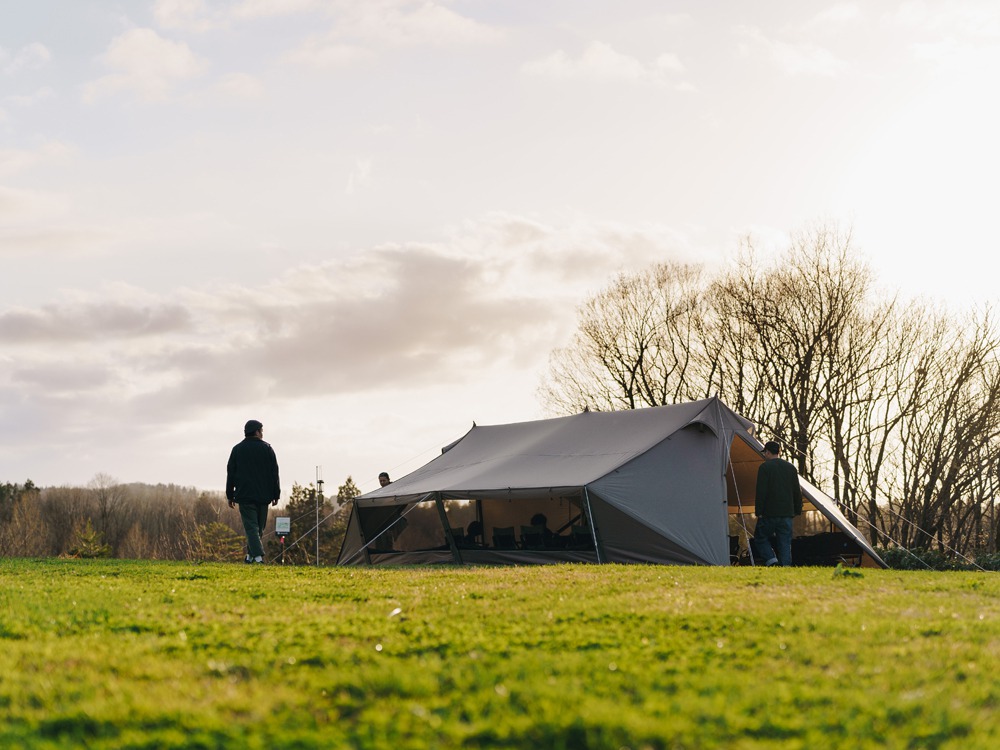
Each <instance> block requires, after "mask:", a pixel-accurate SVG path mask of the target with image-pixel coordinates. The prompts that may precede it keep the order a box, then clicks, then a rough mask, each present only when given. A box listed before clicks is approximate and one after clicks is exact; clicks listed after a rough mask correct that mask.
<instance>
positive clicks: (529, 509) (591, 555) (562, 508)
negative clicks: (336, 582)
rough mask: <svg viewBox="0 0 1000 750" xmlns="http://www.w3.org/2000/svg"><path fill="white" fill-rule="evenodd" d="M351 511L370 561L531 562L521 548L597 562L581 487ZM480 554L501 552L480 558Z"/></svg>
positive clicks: (546, 556) (548, 557) (437, 498)
mask: <svg viewBox="0 0 1000 750" xmlns="http://www.w3.org/2000/svg"><path fill="white" fill-rule="evenodd" d="M355 510H356V512H357V515H358V520H359V525H360V529H361V535H362V538H363V542H364V544H365V545H366V548H367V551H368V553H369V555H370V556H371V559H372V562H378V563H383V564H385V563H389V564H391V563H392V562H398V563H407V564H409V563H413V562H418V561H419V562H429V561H434V562H459V563H462V562H497V561H503V562H532V561H533V560H532V559H527V558H525V557H524V555H522V554H520V553H529V558H530V556H531V555H541V559H539V560H538V561H540V562H552V561H553V558H554V557H558V558H559V559H563V555H564V553H566V552H574V553H583V554H582V555H578V554H572V555H570V557H572V559H574V560H580V561H591V560H593V561H596V552H595V547H594V535H593V533H592V532H591V529H590V523H589V519H588V515H587V512H586V508H585V504H584V502H583V497H582V492H576V493H571V494H567V495H560V496H550V495H541V496H535V497H524V496H519V497H516V498H513V497H510V498H508V497H503V498H499V497H496V496H490V495H486V496H483V497H476V498H467V497H447V498H446V497H442V495H441V494H435V495H434V496H433V497H429V498H427V499H424V500H421V501H419V502H415V503H410V504H408V505H397V506H378V505H376V506H367V507H366V506H363V505H358V506H356V508H355ZM480 552H489V553H494V552H495V553H503V554H500V556H499V558H497V556H496V555H494V554H489V555H487V556H486V558H488V559H486V558H483V556H482V555H480V554H478V553H480ZM430 553H434V554H430ZM509 553H517V554H513V555H512V554H509ZM414 556H417V557H419V560H417V559H416V558H415V557H414ZM394 558H398V559H394ZM431 558H433V559H431Z"/></svg>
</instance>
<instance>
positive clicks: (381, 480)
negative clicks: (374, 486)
mask: <svg viewBox="0 0 1000 750" xmlns="http://www.w3.org/2000/svg"><path fill="white" fill-rule="evenodd" d="M387 484H392V480H391V479H389V472H387V471H383V472H382V473H381V474H379V475H378V486H379V487H385V486H386V485H387Z"/></svg>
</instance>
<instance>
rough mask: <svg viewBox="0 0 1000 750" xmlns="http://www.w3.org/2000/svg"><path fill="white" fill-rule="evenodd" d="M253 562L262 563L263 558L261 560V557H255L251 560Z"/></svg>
mask: <svg viewBox="0 0 1000 750" xmlns="http://www.w3.org/2000/svg"><path fill="white" fill-rule="evenodd" d="M253 561H254V562H255V563H262V562H264V558H263V557H255V558H254V559H253Z"/></svg>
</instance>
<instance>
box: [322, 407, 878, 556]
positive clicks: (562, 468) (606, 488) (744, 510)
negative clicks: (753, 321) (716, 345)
mask: <svg viewBox="0 0 1000 750" xmlns="http://www.w3.org/2000/svg"><path fill="white" fill-rule="evenodd" d="M761 448H762V445H761V443H760V441H758V440H757V439H756V438H755V436H754V430H753V425H752V424H751V423H750V422H749V421H747V420H746V419H744V418H743V417H740V416H739V415H738V414H736V413H735V412H733V411H732V410H731V409H729V407H727V406H726V405H725V404H723V403H722V402H721V401H720V400H719V399H718V398H711V399H705V400H702V401H694V402H690V403H684V404H676V405H673V406H660V407H655V408H647V409H636V410H631V411H618V412H583V413H581V414H576V415H574V416H570V417H559V418H556V419H545V420H539V421H534V422H520V423H515V424H506V425H494V426H486V427H477V426H473V428H472V429H471V430H470V431H469V432H468V433H466V434H465V435H464V436H463V437H461V438H460V439H459V440H457V441H455V442H454V443H452V444H451V445H449V446H447V447H445V448H443V449H442V453H441V455H440V456H438V457H437V458H435V459H434V460H433V461H431V462H430V463H428V464H426V465H424V466H423V467H421V468H419V469H417V470H416V471H414V472H413V473H411V474H408V475H407V476H405V477H403V478H401V479H399V480H397V481H396V482H393V483H392V484H389V485H387V486H385V487H381V488H379V489H377V490H375V491H373V492H369V493H367V494H364V495H361V496H360V497H358V498H356V499H355V501H354V505H353V508H352V512H351V517H350V520H349V522H348V527H347V534H346V537H345V540H344V544H343V547H342V548H341V552H340V556H339V559H338V562H339V563H340V564H342V565H366V564H368V565H379V564H414V563H479V564H498V563H500V564H502V563H508V564H523V563H551V562H565V561H578V562H623V563H628V562H641V563H671V564H702V565H729V564H730V563H731V562H734V561H742V562H748V561H751V559H752V558H751V557H750V555H749V553H748V551H747V545H746V537H747V534H748V533H752V525H753V510H754V490H755V480H756V474H757V467H758V466H759V465H760V463H761V462H762V461H763V457H762V455H761ZM802 487H803V493H804V495H805V497H806V504H805V510H806V511H808V512H806V513H804V514H803V517H801V520H800V519H797V520H796V526H797V528H796V536H797V537H799V538H798V539H796V548H797V549H796V553H795V556H796V561H797V562H799V563H802V562H814V563H822V562H834V561H836V560H841V559H843V560H845V561H851V562H855V563H862V562H863V563H864V564H874V565H884V563H882V561H881V560H880V559H879V557H878V555H876V553H875V552H874V550H872V548H871V547H870V546H869V544H868V542H867V541H866V540H865V538H864V537H863V536H862V535H861V534H860V533H859V532H858V530H857V529H855V528H854V527H853V526H852V525H851V524H850V523H849V522H848V520H847V519H846V518H845V517H844V516H843V514H842V513H840V511H839V510H838V509H837V508H836V505H835V503H834V502H833V500H832V499H830V498H829V497H828V496H826V495H824V494H823V493H822V492H821V491H820V490H818V489H817V488H815V487H813V486H812V485H810V484H808V483H807V482H805V480H802Z"/></svg>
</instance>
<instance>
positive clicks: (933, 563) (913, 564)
mask: <svg viewBox="0 0 1000 750" xmlns="http://www.w3.org/2000/svg"><path fill="white" fill-rule="evenodd" d="M876 551H877V552H878V554H879V557H881V558H882V559H883V560H885V563H886V565H888V566H889V567H890V568H892V569H893V570H1000V553H997V552H976V553H974V555H973V557H971V558H970V559H969V560H966V559H965V558H962V557H953V556H949V555H946V554H945V553H944V552H941V551H940V550H936V549H923V548H919V547H918V548H914V549H906V548H904V547H893V548H892V549H879V550H876Z"/></svg>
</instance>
